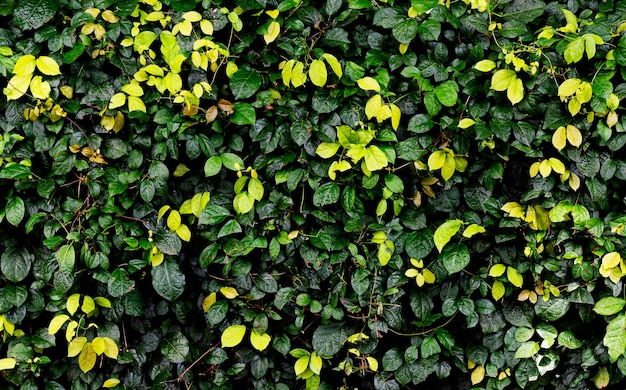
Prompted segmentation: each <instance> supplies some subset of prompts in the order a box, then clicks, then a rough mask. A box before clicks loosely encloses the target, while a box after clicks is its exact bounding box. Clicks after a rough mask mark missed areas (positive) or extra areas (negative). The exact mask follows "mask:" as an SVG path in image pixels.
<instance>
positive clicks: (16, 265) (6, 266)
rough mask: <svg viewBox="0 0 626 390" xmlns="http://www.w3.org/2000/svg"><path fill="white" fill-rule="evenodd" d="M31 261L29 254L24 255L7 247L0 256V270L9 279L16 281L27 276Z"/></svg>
mask: <svg viewBox="0 0 626 390" xmlns="http://www.w3.org/2000/svg"><path fill="white" fill-rule="evenodd" d="M31 263H32V262H31V260H30V257H29V256H24V254H23V253H20V252H18V251H17V250H15V249H8V250H5V252H4V253H2V257H0V270H2V274H3V275H4V276H5V277H6V278H7V279H8V280H9V281H11V282H14V283H18V282H21V281H22V280H24V279H25V278H26V277H27V276H28V273H29V272H30V267H31Z"/></svg>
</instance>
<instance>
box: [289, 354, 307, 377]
mask: <svg viewBox="0 0 626 390" xmlns="http://www.w3.org/2000/svg"><path fill="white" fill-rule="evenodd" d="M310 359H311V357H310V356H309V355H306V356H302V357H300V358H298V360H296V363H295V364H294V366H293V368H294V371H295V373H296V376H298V375H300V374H302V373H303V372H304V371H306V369H307V368H309V360H310Z"/></svg>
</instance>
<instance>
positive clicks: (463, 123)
mask: <svg viewBox="0 0 626 390" xmlns="http://www.w3.org/2000/svg"><path fill="white" fill-rule="evenodd" d="M475 124H476V121H475V120H473V119H471V118H463V119H461V120H460V121H459V126H458V127H459V129H467V128H468V127H471V126H474V125H475Z"/></svg>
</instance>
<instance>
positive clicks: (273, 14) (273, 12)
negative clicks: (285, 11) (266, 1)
mask: <svg viewBox="0 0 626 390" xmlns="http://www.w3.org/2000/svg"><path fill="white" fill-rule="evenodd" d="M265 13H266V14H268V15H269V17H270V18H272V19H276V18H277V17H278V14H279V13H280V11H278V10H277V9H273V10H270V11H265Z"/></svg>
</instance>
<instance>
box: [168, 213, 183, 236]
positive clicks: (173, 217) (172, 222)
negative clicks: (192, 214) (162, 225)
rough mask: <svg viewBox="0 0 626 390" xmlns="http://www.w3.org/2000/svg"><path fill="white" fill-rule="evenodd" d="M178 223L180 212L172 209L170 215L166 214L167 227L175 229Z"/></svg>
mask: <svg viewBox="0 0 626 390" xmlns="http://www.w3.org/2000/svg"><path fill="white" fill-rule="evenodd" d="M180 223H181V218H180V213H179V212H178V211H176V210H172V211H171V212H170V215H168V216H167V227H168V228H170V230H172V231H176V229H178V227H179V226H180Z"/></svg>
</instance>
